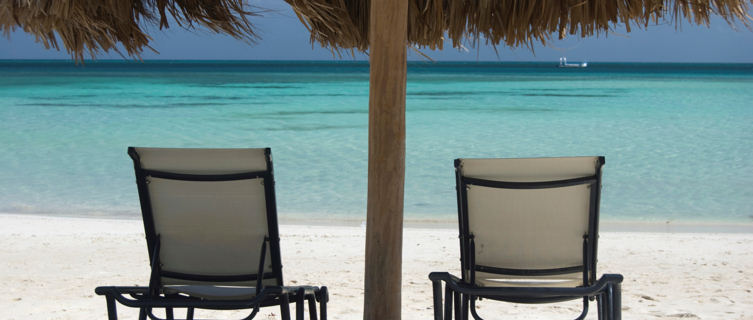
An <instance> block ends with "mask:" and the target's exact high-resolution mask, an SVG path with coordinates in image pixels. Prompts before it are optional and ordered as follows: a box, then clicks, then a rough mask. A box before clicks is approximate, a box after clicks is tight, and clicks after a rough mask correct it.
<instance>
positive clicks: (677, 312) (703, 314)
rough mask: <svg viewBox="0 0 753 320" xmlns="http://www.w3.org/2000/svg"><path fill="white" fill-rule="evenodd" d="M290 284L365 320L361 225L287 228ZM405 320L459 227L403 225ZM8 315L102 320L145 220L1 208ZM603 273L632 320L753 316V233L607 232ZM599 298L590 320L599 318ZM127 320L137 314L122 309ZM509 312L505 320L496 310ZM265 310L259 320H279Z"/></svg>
mask: <svg viewBox="0 0 753 320" xmlns="http://www.w3.org/2000/svg"><path fill="white" fill-rule="evenodd" d="M280 229H281V230H280V231H281V244H282V250H283V252H282V258H283V266H284V269H283V272H284V275H285V282H286V284H289V285H295V284H312V285H326V286H328V287H329V289H330V303H329V314H330V319H360V318H361V317H362V316H361V311H362V309H363V288H362V286H363V268H364V257H363V248H364V233H365V231H364V229H363V228H361V227H346V226H336V227H333V226H301V225H283V226H281V227H280ZM404 235H405V240H404V246H403V248H404V249H403V252H404V258H403V298H402V299H403V319H430V318H431V317H432V310H431V305H432V300H431V283H430V281H429V280H428V278H427V275H428V273H429V272H431V271H450V272H452V273H455V274H457V269H458V265H459V258H458V256H459V254H458V240H457V231H456V230H454V229H449V228H439V229H427V228H406V229H405V231H404ZM0 242H1V243H2V246H0V272H2V273H1V275H2V278H1V280H2V282H1V283H2V287H3V289H4V290H3V291H4V292H3V293H2V294H0V319H9V320H10V319H104V318H105V314H106V310H105V300H104V298H103V297H100V296H97V295H95V294H94V287H96V286H99V285H137V284H138V285H146V284H147V281H148V278H149V266H148V262H147V259H148V258H147V252H146V244H145V242H144V236H143V228H142V225H141V221H140V220H106V219H84V218H61V217H43V216H21V215H8V214H0ZM599 257H600V259H599V260H600V262H599V272H600V273H601V272H610V273H622V274H623V275H624V276H625V282H624V283H623V317H624V318H625V319H656V318H662V319H664V318H670V319H672V318H689V319H753V293H752V292H751V290H753V234H750V233H657V232H654V233H648V232H602V233H601V238H600V243H599ZM579 308H580V302H571V303H563V304H556V305H542V306H530V305H514V304H506V303H498V302H489V301H483V302H482V303H481V304H480V309H479V312H480V314H481V315H482V316H484V315H486V316H487V317H489V318H507V319H510V318H514V319H552V318H557V319H563V318H564V319H567V318H574V317H575V315H576V314H577V312H578V310H579ZM594 308H595V304H593V303H592V309H591V310H592V312H590V313H589V317H588V318H589V319H595V318H596V315H595V311H594ZM119 310H120V311H121V312H122V314H123V315H125V316H124V317H123V318H124V319H130V318H133V317H132V316H133V315H134V313H133V311H132V310H127V308H124V307H120V308H119ZM497 314H499V315H507V317H503V316H498V315H497ZM278 318H279V310H278V309H275V308H271V309H269V308H268V309H266V310H265V311H263V312H262V313H261V314H260V315H259V316H257V319H278Z"/></svg>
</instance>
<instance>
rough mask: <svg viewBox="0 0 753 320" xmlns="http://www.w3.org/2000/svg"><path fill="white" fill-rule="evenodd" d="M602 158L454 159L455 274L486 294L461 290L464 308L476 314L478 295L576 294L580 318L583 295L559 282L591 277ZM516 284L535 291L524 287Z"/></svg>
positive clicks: (546, 298) (544, 298)
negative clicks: (457, 241)
mask: <svg viewBox="0 0 753 320" xmlns="http://www.w3.org/2000/svg"><path fill="white" fill-rule="evenodd" d="M603 164H604V158H603V157H567V158H527V159H458V160H456V161H455V170H456V179H457V197H458V221H459V228H460V253H461V270H462V275H461V279H458V280H459V281H460V282H461V283H464V284H465V285H467V286H468V287H473V288H478V289H482V291H481V292H488V293H489V294H488V295H484V294H476V295H473V294H468V295H464V296H463V299H464V301H463V304H464V306H465V309H466V311H465V312H466V313H467V309H468V308H469V309H470V311H471V314H472V315H473V316H474V317H478V315H477V314H476V311H475V303H476V301H477V298H479V297H481V298H488V299H494V300H502V301H510V302H519V303H544V302H558V301H565V300H572V299H577V298H581V297H582V298H583V299H584V309H583V312H582V314H581V316H580V317H585V315H586V312H587V310H588V297H587V295H578V294H575V295H574V294H571V293H568V291H567V290H566V289H568V288H569V289H572V288H587V287H591V286H593V285H594V284H595V283H596V282H597V279H596V251H597V250H596V249H597V245H596V244H597V240H598V217H599V197H600V189H601V168H602V166H603ZM437 279H439V278H437ZM433 280H434V279H433ZM439 280H445V279H439ZM505 288H507V290H505ZM521 288H524V289H532V288H535V289H534V291H533V292H537V291H535V290H539V291H541V292H540V293H537V294H529V293H527V292H528V291H526V290H522V291H521V290H519V289H521ZM558 288H560V289H564V290H565V291H557V290H556V289H558ZM495 289H500V290H497V291H496V292H495ZM553 289H554V291H551V290H553ZM547 290H550V291H548V293H542V292H547ZM516 291H517V293H516V294H512V293H510V292H516ZM435 299H436V294H435ZM435 303H436V301H435ZM600 308H601V306H600ZM601 313H602V312H601V310H600V314H601Z"/></svg>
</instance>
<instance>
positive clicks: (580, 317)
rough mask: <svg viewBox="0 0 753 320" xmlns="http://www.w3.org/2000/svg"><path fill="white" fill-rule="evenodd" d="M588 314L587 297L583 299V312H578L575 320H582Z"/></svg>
mask: <svg viewBox="0 0 753 320" xmlns="http://www.w3.org/2000/svg"><path fill="white" fill-rule="evenodd" d="M587 314H588V297H583V311H581V312H580V315H579V316H578V317H577V318H575V320H583V319H585V318H586V315H587Z"/></svg>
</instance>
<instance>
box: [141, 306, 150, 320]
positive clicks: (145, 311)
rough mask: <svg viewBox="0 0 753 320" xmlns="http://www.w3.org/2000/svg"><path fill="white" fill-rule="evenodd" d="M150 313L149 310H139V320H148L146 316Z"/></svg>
mask: <svg viewBox="0 0 753 320" xmlns="http://www.w3.org/2000/svg"><path fill="white" fill-rule="evenodd" d="M148 312H149V311H147V308H141V309H139V320H146V314H147V313H148Z"/></svg>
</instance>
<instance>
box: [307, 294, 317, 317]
mask: <svg viewBox="0 0 753 320" xmlns="http://www.w3.org/2000/svg"><path fill="white" fill-rule="evenodd" d="M306 299H307V300H308V301H309V319H310V320H317V318H316V297H314V295H310V296H308V297H307V298H306Z"/></svg>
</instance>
